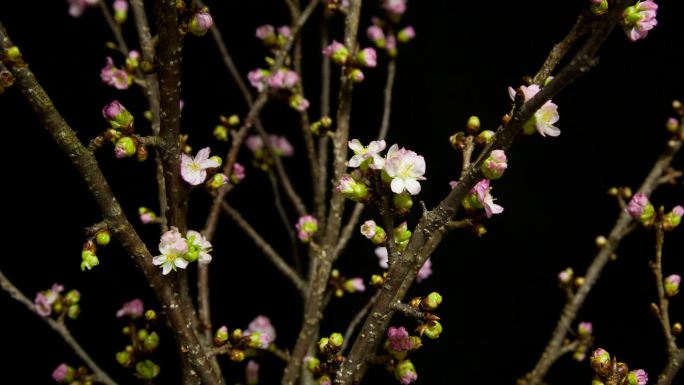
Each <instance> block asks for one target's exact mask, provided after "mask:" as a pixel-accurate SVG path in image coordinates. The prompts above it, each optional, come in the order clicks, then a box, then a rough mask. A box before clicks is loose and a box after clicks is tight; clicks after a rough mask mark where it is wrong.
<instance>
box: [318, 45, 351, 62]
mask: <svg viewBox="0 0 684 385" xmlns="http://www.w3.org/2000/svg"><path fill="white" fill-rule="evenodd" d="M323 55H325V56H326V57H329V58H330V59H331V60H332V61H333V62H334V63H335V64H339V65H344V64H346V63H347V59H349V50H347V47H345V46H344V44H342V43H340V42H338V41H337V40H333V42H332V44H330V45H329V46H328V47H326V48H325V49H324V50H323Z"/></svg>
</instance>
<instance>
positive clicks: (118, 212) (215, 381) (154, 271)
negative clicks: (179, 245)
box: [0, 23, 223, 385]
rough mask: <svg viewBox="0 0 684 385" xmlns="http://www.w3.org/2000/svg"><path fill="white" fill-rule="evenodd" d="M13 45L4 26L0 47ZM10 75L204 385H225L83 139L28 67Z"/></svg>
mask: <svg viewBox="0 0 684 385" xmlns="http://www.w3.org/2000/svg"><path fill="white" fill-rule="evenodd" d="M12 46H14V45H13V44H12V42H11V41H10V39H9V36H8V35H7V31H5V29H4V27H3V26H2V24H1V23H0V49H3V50H5V49H8V48H9V47H12ZM11 71H12V73H13V74H14V76H15V77H16V78H17V83H16V85H17V87H18V88H19V89H20V90H21V92H22V94H23V96H24V98H25V99H26V101H27V102H28V104H29V105H30V106H31V108H32V109H33V112H34V113H35V114H36V116H37V117H38V120H39V121H40V122H41V123H42V125H43V126H44V127H45V128H46V129H47V131H48V132H49V133H50V135H51V136H52V138H53V140H54V141H55V142H56V143H57V145H59V147H60V148H61V149H62V150H63V151H64V153H65V154H66V155H67V156H68V157H69V160H70V161H71V163H72V165H73V166H74V167H75V168H76V170H77V171H78V172H79V173H80V174H81V177H82V178H83V180H84V182H85V183H86V185H87V187H88V189H89V190H90V192H91V194H92V196H93V198H94V199H95V201H96V202H97V204H98V206H99V207H100V211H101V212H102V216H103V217H104V220H105V221H106V222H107V226H108V228H109V229H110V230H111V231H112V233H113V234H114V235H115V236H116V237H117V239H118V240H119V242H121V245H122V246H123V247H124V249H125V250H126V251H127V252H128V253H129V254H130V255H131V256H132V258H133V260H134V261H135V262H136V264H137V265H138V267H139V268H140V269H141V270H142V271H143V273H144V274H145V278H147V280H148V282H149V283H150V286H151V287H152V288H153V289H154V292H155V294H156V296H157V299H158V300H159V302H160V303H161V304H162V307H163V308H164V311H165V312H166V314H167V316H168V319H169V321H170V322H171V325H172V327H173V329H174V331H175V332H176V333H175V334H176V338H177V339H178V342H179V344H182V346H184V347H185V348H186V349H183V350H182V352H183V353H184V358H183V359H187V360H188V361H189V362H190V364H191V365H192V367H193V369H194V370H195V371H196V372H197V373H198V374H199V375H200V377H201V378H202V381H203V382H204V383H205V385H221V384H223V380H222V379H221V378H220V377H219V376H218V375H217V374H216V373H215V372H214V370H213V368H212V367H211V365H210V364H209V362H208V361H207V360H206V354H205V352H204V348H203V347H202V345H201V344H200V343H199V341H198V340H197V337H196V336H195V334H194V331H193V330H192V327H193V325H192V324H188V323H187V320H186V319H185V316H184V315H183V312H182V311H181V309H180V304H179V303H178V299H177V294H176V293H175V292H174V290H173V285H172V283H171V281H170V280H169V279H167V278H165V277H164V276H162V275H161V274H160V273H159V268H158V267H157V266H154V264H152V255H151V254H150V252H149V250H148V249H147V247H146V246H145V244H144V243H143V242H142V240H141V239H140V237H139V236H138V233H137V232H136V231H135V229H134V228H133V226H132V225H131V223H130V222H129V221H128V219H127V218H126V216H125V215H124V213H123V209H122V207H121V205H119V202H118V201H117V200H116V198H115V197H114V194H113V193H112V190H111V188H110V187H109V184H108V183H107V180H106V179H105V177H104V175H103V174H102V171H101V170H100V168H99V165H98V163H97V160H96V159H95V157H94V156H93V155H92V153H90V152H89V151H88V150H87V149H86V148H85V147H84V146H83V144H82V143H81V142H80V141H79V139H78V137H77V136H76V134H75V133H74V131H73V129H72V128H71V127H70V126H69V125H68V124H67V123H66V122H65V121H64V119H63V118H62V116H61V115H60V114H59V112H58V111H57V109H56V108H55V106H54V104H53V103H52V100H51V99H50V97H49V96H48V95H47V93H46V92H45V90H44V89H43V88H42V87H41V86H40V84H39V83H38V81H37V80H36V78H35V76H34V75H33V73H32V72H31V70H29V68H28V66H12V67H11Z"/></svg>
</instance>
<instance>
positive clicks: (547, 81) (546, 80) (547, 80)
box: [544, 76, 553, 87]
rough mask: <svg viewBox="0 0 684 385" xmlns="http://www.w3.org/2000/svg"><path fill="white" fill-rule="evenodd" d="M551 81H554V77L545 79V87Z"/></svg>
mask: <svg viewBox="0 0 684 385" xmlns="http://www.w3.org/2000/svg"><path fill="white" fill-rule="evenodd" d="M551 80H553V76H549V77H547V78H546V79H544V87H546V86H548V85H549V83H551Z"/></svg>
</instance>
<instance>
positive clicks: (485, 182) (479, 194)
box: [452, 179, 504, 218]
mask: <svg viewBox="0 0 684 385" xmlns="http://www.w3.org/2000/svg"><path fill="white" fill-rule="evenodd" d="M454 187H456V185H455V184H453V185H452V188H454ZM490 190H491V188H490V187H489V179H482V180H481V181H479V182H478V183H477V184H476V185H475V187H473V188H472V190H470V194H471V195H472V196H474V197H475V198H476V199H477V203H478V204H479V205H480V206H482V207H483V208H484V210H485V214H486V215H487V218H491V217H492V215H493V214H501V213H502V212H503V210H504V209H503V207H501V206H499V205H497V204H496V203H494V197H492V194H491V193H490Z"/></svg>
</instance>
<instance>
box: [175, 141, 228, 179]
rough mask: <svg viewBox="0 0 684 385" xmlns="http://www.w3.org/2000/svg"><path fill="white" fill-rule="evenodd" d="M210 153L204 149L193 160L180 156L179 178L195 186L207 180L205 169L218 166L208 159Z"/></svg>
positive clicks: (187, 156)
mask: <svg viewBox="0 0 684 385" xmlns="http://www.w3.org/2000/svg"><path fill="white" fill-rule="evenodd" d="M210 151H211V150H210V149H209V147H205V148H203V149H201V150H200V151H199V152H198V153H197V155H196V156H195V157H194V158H192V157H190V156H189V155H186V154H181V177H183V180H185V181H186V182H188V183H190V184H191V185H193V186H197V185H198V184H200V183H202V182H204V180H205V179H207V169H210V168H216V167H218V166H219V164H218V162H217V161H215V160H213V159H209V153H210Z"/></svg>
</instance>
